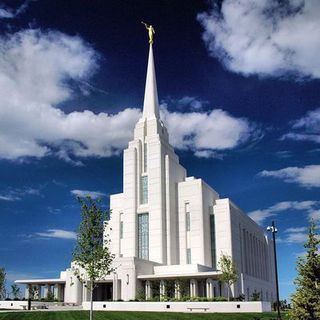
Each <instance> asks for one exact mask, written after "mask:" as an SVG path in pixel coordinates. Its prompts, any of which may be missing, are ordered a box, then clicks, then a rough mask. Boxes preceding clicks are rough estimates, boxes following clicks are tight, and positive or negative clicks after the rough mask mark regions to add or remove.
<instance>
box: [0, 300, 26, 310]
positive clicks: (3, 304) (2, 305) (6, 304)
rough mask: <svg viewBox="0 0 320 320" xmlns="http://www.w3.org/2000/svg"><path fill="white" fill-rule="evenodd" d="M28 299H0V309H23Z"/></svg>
mask: <svg viewBox="0 0 320 320" xmlns="http://www.w3.org/2000/svg"><path fill="white" fill-rule="evenodd" d="M27 305H28V301H0V309H23V306H27Z"/></svg>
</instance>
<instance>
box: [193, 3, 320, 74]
mask: <svg viewBox="0 0 320 320" xmlns="http://www.w3.org/2000/svg"><path fill="white" fill-rule="evenodd" d="M198 21H199V22H200V23H201V24H202V26H203V27H204V33H203V39H204V41H205V43H206V45H207V47H208V50H209V52H210V55H211V56H214V57H217V58H219V59H220V60H221V61H222V63H223V64H224V65H225V66H226V67H227V68H228V69H229V70H231V71H234V72H237V73H241V74H244V75H252V74H258V75H261V76H280V75H285V74H287V73H289V74H295V75H297V76H298V77H301V76H302V77H304V76H307V77H310V78H319V77H320V60H319V59H318V54H319V51H320V37H319V34H320V2H319V1H318V0H308V1H304V0H288V1H278V0H225V1H223V2H222V4H221V10H220V9H219V8H218V6H217V5H215V2H213V1H212V8H211V9H210V10H209V11H208V12H205V13H201V14H199V15H198Z"/></svg>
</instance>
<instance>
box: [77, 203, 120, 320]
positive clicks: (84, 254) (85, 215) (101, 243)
mask: <svg viewBox="0 0 320 320" xmlns="http://www.w3.org/2000/svg"><path fill="white" fill-rule="evenodd" d="M78 200H79V202H80V205H81V223H80V226H79V230H78V235H77V244H76V247H75V249H74V251H73V261H74V267H73V271H74V274H75V275H76V277H77V278H78V279H79V281H81V282H82V283H83V284H84V285H85V286H86V287H87V288H88V289H89V291H90V320H92V318H93V290H94V289H95V287H96V281H97V280H99V279H103V278H104V277H105V276H106V275H108V274H109V273H110V272H112V271H113V269H112V268H111V264H112V261H113V259H114V255H113V254H111V253H110V250H109V244H110V239H108V238H104V237H103V232H104V228H105V226H106V223H107V219H108V217H109V212H108V211H106V210H103V209H102V208H101V207H100V206H99V202H95V201H94V200H93V199H92V198H91V197H86V198H85V199H81V198H78Z"/></svg>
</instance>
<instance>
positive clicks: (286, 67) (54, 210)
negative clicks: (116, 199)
mask: <svg viewBox="0 0 320 320" xmlns="http://www.w3.org/2000/svg"><path fill="white" fill-rule="evenodd" d="M141 20H145V21H147V22H151V23H153V24H154V25H155V29H156V41H155V45H154V53H155V63H156V71H157V81H158V91H159V97H160V102H161V116H162V119H163V121H164V122H165V124H166V126H167V127H168V130H169V133H170V139H171V143H172V144H173V145H174V146H175V148H176V151H177V153H178V154H179V156H180V159H181V162H182V164H183V165H184V166H185V167H186V168H187V170H188V173H189V175H194V176H197V177H203V178H204V180H206V182H208V183H209V184H210V185H211V186H213V187H214V188H215V189H216V190H217V192H219V194H220V195H221V196H222V197H230V198H231V199H232V200H233V201H234V202H235V203H237V204H238V206H239V207H241V208H242V209H243V210H244V211H246V212H247V213H248V214H249V215H250V216H251V217H252V218H253V219H254V220H255V221H257V223H259V224H260V225H261V226H262V227H263V228H265V227H266V226H267V225H268V224H270V222H271V220H272V219H274V220H275V221H276V223H277V225H278V228H279V234H278V238H279V244H278V249H279V265H280V285H281V296H282V297H283V298H287V297H288V296H289V295H290V292H292V290H293V288H294V287H293V285H292V280H293V279H294V277H295V260H296V258H297V256H299V255H301V254H303V252H304V248H303V242H304V241H305V239H306V232H307V227H308V225H309V222H310V220H311V219H314V220H315V221H320V197H319V195H320V193H319V188H320V161H319V159H320V81H319V78H320V60H319V58H318V54H319V52H320V38H319V34H320V2H319V1H318V0H308V1H303V0H288V1H286V2H285V4H279V2H278V1H276V0H259V1H258V0H237V1H236V0H225V1H196V2H195V1H183V0H174V1H169V0H159V1H138V0H135V1H129V0H122V1H119V0H115V1H111V0H110V1H102V0H93V1H87V0H68V1H64V0H55V1H49V0H41V1H35V0H34V1H32V0H30V1H21V0H20V1H18V0H10V1H9V0H8V1H0V215H1V220H0V221H1V222H0V265H3V266H4V267H5V268H6V270H7V273H8V280H9V282H10V281H12V280H14V279H16V278H26V277H47V278H48V277H56V276H58V272H59V271H60V270H62V269H64V268H66V267H68V266H69V263H70V259H71V252H72V248H73V246H74V244H75V242H74V239H75V231H76V229H77V226H78V224H79V218H80V217H79V205H78V203H77V201H76V196H82V195H86V194H91V195H92V196H93V197H94V198H102V199H103V201H104V204H105V206H108V202H109V194H112V193H118V192H121V190H122V150H123V149H124V148H125V147H126V145H127V143H128V141H129V140H130V139H131V138H132V133H133V132H132V130H133V127H134V125H135V122H136V121H137V119H138V118H139V117H140V115H141V106H142V103H143V93H144V92H143V91H144V82H145V73H146V62H147V54H148V43H147V35H146V32H145V30H144V27H143V26H142V25H141V24H140V21H141Z"/></svg>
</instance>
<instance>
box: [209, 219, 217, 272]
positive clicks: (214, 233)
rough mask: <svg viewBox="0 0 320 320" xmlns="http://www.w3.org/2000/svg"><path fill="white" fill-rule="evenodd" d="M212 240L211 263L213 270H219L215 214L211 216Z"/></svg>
mask: <svg viewBox="0 0 320 320" xmlns="http://www.w3.org/2000/svg"><path fill="white" fill-rule="evenodd" d="M210 238H211V262H212V268H213V269H215V270H216V269H217V261H216V232H215V222H214V214H210Z"/></svg>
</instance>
